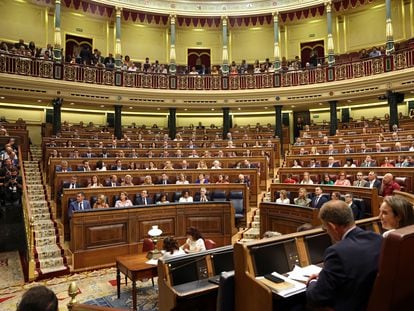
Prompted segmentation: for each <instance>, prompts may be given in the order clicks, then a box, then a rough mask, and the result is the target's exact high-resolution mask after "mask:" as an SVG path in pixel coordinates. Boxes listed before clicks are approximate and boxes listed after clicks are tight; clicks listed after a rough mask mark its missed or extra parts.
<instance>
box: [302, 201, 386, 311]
mask: <svg viewBox="0 0 414 311" xmlns="http://www.w3.org/2000/svg"><path fill="white" fill-rule="evenodd" d="M319 218H320V219H321V221H322V226H323V228H325V229H326V231H327V232H328V234H329V236H330V237H331V239H332V240H333V241H335V242H336V243H335V244H333V245H332V246H330V247H329V248H328V249H327V250H326V251H325V259H324V267H323V269H322V270H321V271H320V273H319V274H318V275H312V276H311V277H310V278H309V280H308V287H307V290H306V297H307V303H308V304H309V305H310V306H311V307H321V308H329V309H332V310H337V311H342V310H343V311H345V310H353V311H356V310H365V309H366V306H367V303H368V299H369V297H370V293H371V289H372V286H373V284H374V281H375V277H376V275H377V270H378V261H379V255H380V252H381V242H382V237H381V236H380V235H378V234H376V233H374V232H372V231H365V230H362V229H361V228H358V227H356V226H355V222H354V219H353V216H352V211H351V209H350V208H348V205H347V204H346V203H345V202H343V201H341V200H335V201H330V202H328V203H326V204H325V205H324V206H323V207H322V208H321V210H320V212H319Z"/></svg>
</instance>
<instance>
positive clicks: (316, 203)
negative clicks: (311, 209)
mask: <svg viewBox="0 0 414 311" xmlns="http://www.w3.org/2000/svg"><path fill="white" fill-rule="evenodd" d="M318 202H319V197H316V200H315V207H317V206H318Z"/></svg>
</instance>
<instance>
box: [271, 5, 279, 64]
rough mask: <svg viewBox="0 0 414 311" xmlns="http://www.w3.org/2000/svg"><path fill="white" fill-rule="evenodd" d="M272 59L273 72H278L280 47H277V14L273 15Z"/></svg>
mask: <svg viewBox="0 0 414 311" xmlns="http://www.w3.org/2000/svg"><path fill="white" fill-rule="evenodd" d="M272 15H273V36H274V43H273V57H274V66H275V70H280V47H279V12H274V13H273V14H272Z"/></svg>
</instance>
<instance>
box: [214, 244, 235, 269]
mask: <svg viewBox="0 0 414 311" xmlns="http://www.w3.org/2000/svg"><path fill="white" fill-rule="evenodd" d="M210 256H211V261H212V263H213V268H214V274H215V275H217V274H220V273H221V272H223V271H232V270H234V262H233V248H229V249H228V250H224V251H221V252H217V253H213V254H211V255H210Z"/></svg>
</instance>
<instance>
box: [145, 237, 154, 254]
mask: <svg viewBox="0 0 414 311" xmlns="http://www.w3.org/2000/svg"><path fill="white" fill-rule="evenodd" d="M153 249H154V242H152V240H151V239H149V238H145V239H144V244H142V252H143V253H146V252H149V251H152V250H153Z"/></svg>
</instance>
